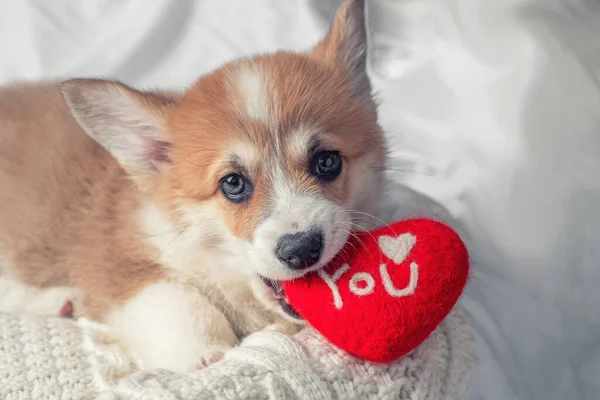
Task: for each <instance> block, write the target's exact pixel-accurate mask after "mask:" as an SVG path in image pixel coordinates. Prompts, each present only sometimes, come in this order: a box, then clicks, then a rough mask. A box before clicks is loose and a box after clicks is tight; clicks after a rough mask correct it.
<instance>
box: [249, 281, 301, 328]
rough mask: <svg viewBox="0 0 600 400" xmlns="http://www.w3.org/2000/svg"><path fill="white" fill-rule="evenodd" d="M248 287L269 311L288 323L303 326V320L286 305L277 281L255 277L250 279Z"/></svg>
mask: <svg viewBox="0 0 600 400" xmlns="http://www.w3.org/2000/svg"><path fill="white" fill-rule="evenodd" d="M250 287H251V288H252V292H253V293H254V296H255V297H256V298H257V299H258V300H259V301H260V302H261V303H262V304H263V305H264V306H265V307H266V308H267V309H268V310H270V311H272V312H275V313H277V314H279V315H281V316H283V317H284V318H285V319H287V320H288V321H290V322H293V323H295V324H299V325H303V324H304V320H303V319H302V317H301V316H300V315H299V314H298V313H297V312H296V310H294V308H293V307H292V306H291V305H290V304H289V303H288V301H287V299H286V297H285V293H284V291H283V287H282V285H281V283H280V282H279V281H275V280H271V279H267V278H264V277H262V276H260V275H255V276H254V277H252V278H251V281H250Z"/></svg>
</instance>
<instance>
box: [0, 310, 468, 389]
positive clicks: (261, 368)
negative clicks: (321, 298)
mask: <svg viewBox="0 0 600 400" xmlns="http://www.w3.org/2000/svg"><path fill="white" fill-rule="evenodd" d="M474 363H475V357H474V343H473V338H472V336H471V333H470V331H469V328H468V326H467V324H466V322H465V318H464V316H463V315H462V313H461V312H460V311H459V310H458V309H456V310H454V311H453V312H452V313H451V314H450V315H449V316H448V317H447V318H446V320H445V321H444V322H443V323H442V324H441V325H440V326H439V327H438V329H437V330H436V331H435V332H434V333H433V334H432V335H431V336H430V337H429V339H427V340H426V341H425V342H424V343H423V344H422V345H421V346H420V347H419V348H418V349H416V350H415V351H413V352H412V353H410V354H409V355H408V356H406V357H404V358H402V359H400V360H398V361H396V362H394V363H392V364H389V365H377V364H372V363H368V362H364V361H361V360H357V359H355V358H353V357H351V356H349V355H347V354H346V353H344V352H343V351H341V350H338V349H337V348H335V347H334V346H332V345H331V344H329V343H328V342H326V341H325V340H324V339H323V338H322V336H320V335H319V334H318V333H316V332H315V331H314V330H312V329H309V328H307V329H304V330H303V331H301V332H300V333H298V334H297V335H295V336H293V337H287V336H284V335H282V334H279V333H276V332H266V331H265V332H259V333H255V334H253V335H251V336H249V337H248V338H246V339H245V340H244V341H243V342H242V343H241V344H240V346H238V347H237V348H235V349H233V350H231V351H230V352H229V353H228V354H226V356H225V359H224V360H223V361H221V362H219V363H216V364H214V365H211V366H209V367H208V368H205V369H202V370H199V371H196V372H193V373H190V374H188V375H180V374H176V373H173V372H169V371H163V370H158V371H137V372H136V371H135V368H134V367H133V364H132V363H131V362H130V361H129V359H128V358H127V356H126V355H125V354H124V353H123V352H122V351H121V349H120V348H119V346H118V345H117V344H116V342H115V341H114V339H113V338H112V337H111V336H110V335H109V333H108V332H107V331H106V330H105V328H104V327H102V326H99V325H97V324H93V323H90V322H89V321H85V320H80V321H78V322H73V321H71V320H67V319H41V318H34V317H25V316H14V315H7V314H0V398H1V399H6V400H16V399H27V400H29V399H65V400H66V399H92V398H96V399H104V400H109V399H110V400H116V399H144V400H148V399H149V400H151V399H308V400H312V399H343V400H346V399H348V400H350V399H409V400H417V399H419V400H421V399H458V398H461V396H462V393H463V390H464V388H465V385H466V380H467V378H468V375H469V374H470V372H471V370H472V368H473V367H474Z"/></svg>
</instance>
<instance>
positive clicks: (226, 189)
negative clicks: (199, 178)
mask: <svg viewBox="0 0 600 400" xmlns="http://www.w3.org/2000/svg"><path fill="white" fill-rule="evenodd" d="M220 185H221V192H223V195H224V196H225V197H227V198H228V199H229V200H231V201H235V202H239V201H243V200H246V199H247V198H248V197H249V196H250V192H251V189H252V188H251V185H250V183H249V182H248V181H246V179H245V178H244V177H243V176H242V175H240V174H229V175H227V176H226V177H224V178H223V179H221V181H220Z"/></svg>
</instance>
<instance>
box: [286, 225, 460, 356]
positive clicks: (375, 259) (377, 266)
mask: <svg viewBox="0 0 600 400" xmlns="http://www.w3.org/2000/svg"><path fill="white" fill-rule="evenodd" d="M355 235H356V236H352V237H351V238H350V239H349V240H348V243H347V244H346V246H345V247H344V248H343V249H342V251H341V252H340V254H339V255H338V257H336V258H335V259H334V260H333V261H332V262H331V263H330V264H329V265H327V266H326V267H325V268H324V269H323V270H322V271H319V272H315V273H310V274H308V275H307V276H305V277H303V278H301V279H297V280H294V281H288V282H285V283H284V290H285V293H286V296H287V299H288V301H289V303H290V304H291V305H292V307H294V309H295V310H296V311H297V312H298V313H299V314H300V315H301V316H302V317H303V318H304V319H306V320H307V321H308V322H309V323H310V324H311V325H312V326H313V327H314V328H315V329H316V330H317V331H319V332H320V333H321V334H322V335H323V336H325V337H326V338H327V339H328V340H329V341H331V343H333V344H334V345H336V346H338V347H339V348H341V349H343V350H345V351H347V352H348V353H350V354H352V355H354V356H356V357H360V358H362V359H365V360H368V361H373V362H379V363H388V362H391V361H393V360H395V359H397V358H399V357H401V356H403V355H405V354H406V353H408V352H410V351H411V350H413V349H414V348H416V347H417V346H419V345H420V344H421V343H422V342H423V341H424V340H425V339H426V338H427V337H428V336H429V335H430V334H431V332H433V330H434V329H435V328H436V327H437V326H438V325H439V324H440V323H441V322H442V320H443V319H444V318H445V317H446V315H448V313H449V312H450V311H451V310H452V308H453V307H454V305H455V304H456V302H457V300H458V298H459V297H460V295H461V293H462V291H463V288H464V286H465V284H466V282H467V278H468V275H469V260H468V254H467V250H466V248H465V246H464V244H463V243H462V241H461V240H460V238H459V237H458V235H457V234H456V233H455V232H454V231H453V230H452V229H450V228H449V227H447V226H446V225H444V224H441V223H439V222H435V221H432V220H428V219H414V220H408V221H402V222H397V223H395V224H393V225H390V226H386V227H383V228H380V229H378V230H375V231H372V232H364V233H356V234H355Z"/></svg>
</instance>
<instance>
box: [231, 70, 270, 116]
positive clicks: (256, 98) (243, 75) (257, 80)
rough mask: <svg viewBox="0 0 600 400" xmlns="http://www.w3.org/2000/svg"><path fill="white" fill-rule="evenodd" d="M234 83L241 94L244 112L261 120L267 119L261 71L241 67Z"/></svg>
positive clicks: (267, 106) (265, 95)
mask: <svg viewBox="0 0 600 400" xmlns="http://www.w3.org/2000/svg"><path fill="white" fill-rule="evenodd" d="M236 85H237V87H238V88H239V91H240V93H241V95H242V96H243V100H244V104H245V106H246V114H247V115H248V116H249V117H250V118H254V119H259V120H261V121H268V120H269V103H268V99H267V90H266V85H265V81H264V75H263V72H261V71H260V70H258V69H253V68H250V67H245V68H242V69H241V70H240V72H239V75H238V76H237V81H236Z"/></svg>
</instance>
